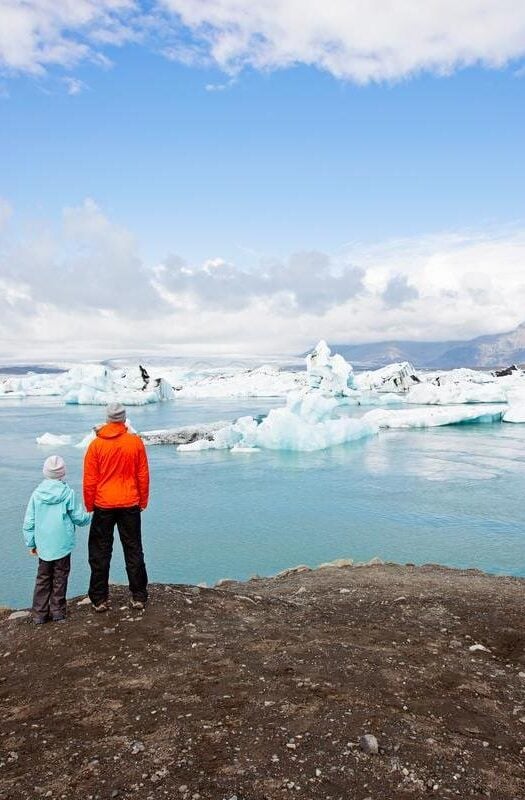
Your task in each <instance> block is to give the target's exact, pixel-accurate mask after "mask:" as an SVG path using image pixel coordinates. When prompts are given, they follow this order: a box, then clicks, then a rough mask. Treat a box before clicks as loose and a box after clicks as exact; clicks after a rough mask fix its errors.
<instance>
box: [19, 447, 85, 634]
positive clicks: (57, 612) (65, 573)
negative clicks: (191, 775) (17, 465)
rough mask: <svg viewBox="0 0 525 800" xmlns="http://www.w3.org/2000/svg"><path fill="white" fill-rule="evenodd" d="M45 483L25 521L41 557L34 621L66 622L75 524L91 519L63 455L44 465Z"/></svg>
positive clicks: (34, 552) (29, 541)
mask: <svg viewBox="0 0 525 800" xmlns="http://www.w3.org/2000/svg"><path fill="white" fill-rule="evenodd" d="M43 473H44V480H43V481H42V483H41V484H40V485H39V486H37V488H36V489H35V491H34V492H33V494H32V495H31V499H30V500H29V503H28V506H27V511H26V515H25V519H24V527H23V532H24V539H25V543H26V545H27V546H28V547H29V549H30V551H31V553H32V555H38V572H37V576H36V583H35V592H34V595H33V608H32V612H33V622H35V623H37V624H41V623H43V622H47V621H48V619H49V618H51V619H52V620H53V622H65V620H66V591H67V581H68V577H69V571H70V568H71V551H72V550H73V548H74V546H75V525H87V524H88V522H89V520H90V518H91V516H90V514H88V513H87V511H85V510H84V507H83V506H82V504H81V503H79V502H78V501H77V499H76V496H75V492H74V491H73V489H71V487H70V486H68V484H67V483H66V481H65V477H66V465H65V462H64V459H63V458H61V457H60V456H49V458H48V459H46V461H45V463H44V469H43Z"/></svg>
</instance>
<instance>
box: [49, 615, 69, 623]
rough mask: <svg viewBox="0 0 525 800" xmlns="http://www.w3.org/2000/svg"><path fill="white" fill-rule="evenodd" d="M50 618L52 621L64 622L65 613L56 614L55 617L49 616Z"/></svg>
mask: <svg viewBox="0 0 525 800" xmlns="http://www.w3.org/2000/svg"><path fill="white" fill-rule="evenodd" d="M51 620H52V621H53V622H65V621H66V617H65V614H57V615H56V617H51Z"/></svg>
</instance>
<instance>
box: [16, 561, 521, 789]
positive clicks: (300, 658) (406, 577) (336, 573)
mask: <svg viewBox="0 0 525 800" xmlns="http://www.w3.org/2000/svg"><path fill="white" fill-rule="evenodd" d="M524 590H525V581H524V580H520V579H514V578H505V577H491V576H487V575H484V574H482V573H480V572H477V571H473V570H468V571H458V570H450V569H445V568H442V567H438V566H433V565H429V566H425V567H413V566H410V565H408V566H397V565H391V564H387V565H383V564H377V565H372V566H362V567H354V566H339V567H335V566H329V567H325V568H321V569H317V570H306V568H305V569H301V568H298V569H296V570H290V571H287V572H286V573H283V574H281V575H279V576H276V577H274V578H264V579H263V578H255V579H252V580H250V581H248V582H246V583H243V584H241V583H234V582H227V583H222V584H221V585H220V586H218V587H216V588H213V589H211V588H210V589H207V588H198V587H191V586H171V585H156V586H153V587H152V591H151V601H150V604H149V605H148V608H147V610H146V612H145V613H143V614H141V613H137V612H131V611H130V610H129V608H128V607H127V591H126V590H125V589H124V588H122V587H113V589H112V591H113V604H112V609H111V611H109V612H108V613H107V614H105V615H95V614H94V613H93V611H92V610H91V608H90V607H89V606H88V605H78V603H77V601H72V602H71V603H70V615H69V618H68V621H67V623H66V624H63V625H59V624H53V623H49V624H47V625H43V626H38V627H37V626H34V625H32V624H31V623H29V622H28V620H27V618H21V619H15V620H10V619H8V612H0V799H1V800H18V798H40V797H48V798H61V800H77V798H78V800H106V798H108V799H109V798H121V799H122V800H124V799H125V798H130V799H131V798H140V799H142V798H144V800H157V798H170V800H172V799H173V798H180V799H181V800H201V799H202V800H230V799H231V798H237V800H263V798H265V799H267V800H281V798H283V800H284V799H286V800H288V798H297V800H301V799H302V798H308V799H310V798H311V800H402V799H403V798H418V797H434V798H457V797H459V798H462V799H464V798H469V797H478V798H479V797H489V798H493V799H497V800H499V799H500V798H501V799H502V800H503V798H509V799H510V798H513V799H514V800H523V798H525V766H524V765H525V627H524V612H525V591H524ZM375 750H377V752H374V751H375Z"/></svg>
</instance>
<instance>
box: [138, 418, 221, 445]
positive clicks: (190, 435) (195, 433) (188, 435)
mask: <svg viewBox="0 0 525 800" xmlns="http://www.w3.org/2000/svg"><path fill="white" fill-rule="evenodd" d="M229 424H230V423H229V422H228V421H224V420H222V421H219V422H207V423H203V424H201V425H184V426H181V427H180V428H167V429H162V430H155V431H142V432H141V434H140V436H141V438H142V439H143V441H144V444H147V445H162V444H172V445H173V444H176V445H179V444H190V443H192V442H195V441H198V440H206V439H209V440H211V439H213V436H214V434H215V433H216V432H217V431H219V430H221V429H223V428H226V427H228V425H229Z"/></svg>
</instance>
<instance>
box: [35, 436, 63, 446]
mask: <svg viewBox="0 0 525 800" xmlns="http://www.w3.org/2000/svg"><path fill="white" fill-rule="evenodd" d="M36 443H37V444H39V445H41V446H42V447H64V446H65V445H67V444H71V436H69V435H68V434H66V433H64V434H58V435H57V434H54V433H44V434H42V436H37V437H36Z"/></svg>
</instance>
